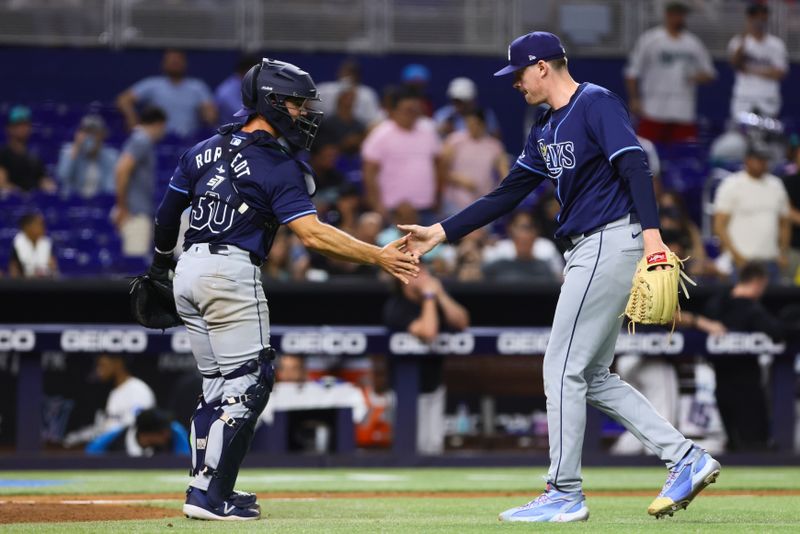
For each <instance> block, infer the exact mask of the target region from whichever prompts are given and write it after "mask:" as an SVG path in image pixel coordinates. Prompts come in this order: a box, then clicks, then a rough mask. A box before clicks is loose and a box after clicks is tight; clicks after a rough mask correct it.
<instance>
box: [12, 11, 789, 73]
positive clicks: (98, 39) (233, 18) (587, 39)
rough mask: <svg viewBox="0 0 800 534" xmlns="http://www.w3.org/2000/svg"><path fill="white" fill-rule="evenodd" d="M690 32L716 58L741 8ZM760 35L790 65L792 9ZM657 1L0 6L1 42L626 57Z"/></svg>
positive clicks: (694, 20)
mask: <svg viewBox="0 0 800 534" xmlns="http://www.w3.org/2000/svg"><path fill="white" fill-rule="evenodd" d="M691 3H692V5H693V7H694V9H693V11H692V13H691V15H690V17H689V29H690V30H691V31H692V32H694V33H695V34H697V35H698V36H699V37H700V39H701V40H702V41H703V42H704V43H705V45H706V46H707V47H708V49H709V50H710V52H711V54H712V55H713V56H714V57H716V58H724V57H725V56H726V53H727V52H726V51H727V46H728V42H729V40H730V38H731V37H732V36H733V35H735V34H736V33H740V32H741V31H742V30H743V28H744V19H745V16H744V5H745V4H744V3H743V2H742V1H741V0H694V1H693V2H691ZM768 4H769V6H770V9H771V12H770V32H771V33H773V34H775V35H778V36H779V37H780V38H782V39H783V40H784V42H785V43H786V45H787V48H788V50H789V54H790V56H791V58H792V59H793V60H796V61H800V4H798V3H787V2H784V1H782V0H769V1H768ZM663 5H664V0H292V1H291V2H286V1H284V0H280V1H279V0H0V44H25V45H43V46H54V45H67V46H110V47H114V48H123V47H133V46H135V47H165V46H180V47H185V48H217V49H226V48H227V49H242V50H263V49H274V50H280V49H283V50H287V49H290V50H304V51H313V50H326V51H341V52H357V53H389V52H418V53H431V54H465V53H467V54H479V55H482V54H487V55H497V54H502V53H504V52H505V48H506V46H507V44H508V42H509V41H510V40H511V39H513V38H514V37H515V36H517V35H521V34H523V33H525V32H527V31H530V30H532V29H534V28H535V29H543V30H548V31H552V32H555V33H558V34H559V35H560V36H561V37H562V38H563V40H564V42H565V44H566V46H567V48H568V51H569V53H570V55H573V56H608V57H614V56H616V57H619V56H626V55H627V54H628V52H629V51H630V50H631V49H632V47H633V45H634V43H635V42H636V39H637V38H638V36H639V35H641V33H642V32H643V31H645V30H647V29H648V28H650V27H652V26H655V25H657V24H659V23H660V20H661V14H662V8H663Z"/></svg>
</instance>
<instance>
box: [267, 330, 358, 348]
mask: <svg viewBox="0 0 800 534" xmlns="http://www.w3.org/2000/svg"><path fill="white" fill-rule="evenodd" d="M366 351H367V336H366V335H365V334H363V333H361V332H314V331H307V332H286V333H285V334H283V337H282V338H281V352H284V353H289V354H313V353H317V354H320V353H321V354H364V353H365V352H366Z"/></svg>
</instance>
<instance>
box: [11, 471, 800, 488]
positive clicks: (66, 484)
mask: <svg viewBox="0 0 800 534" xmlns="http://www.w3.org/2000/svg"><path fill="white" fill-rule="evenodd" d="M666 473H667V472H666V470H665V469H663V468H658V467H650V468H606V467H602V468H597V467H594V468H592V467H587V468H585V469H584V470H583V478H584V488H585V490H586V491H587V492H591V491H598V490H623V491H624V490H646V491H656V492H657V490H658V489H659V488H660V487H661V484H663V483H664V478H665V477H666ZM546 474H547V468H546V467H540V468H483V469H475V468H470V469H462V468H458V469H455V468H437V469H434V468H421V469H335V468H329V469H244V470H242V473H241V474H240V476H239V482H238V486H241V487H242V488H243V489H248V490H251V491H258V492H269V491H280V492H286V491H326V492H328V491H332V492H335V491H513V492H520V491H531V492H538V491H539V490H540V489H541V488H542V487H544V481H543V479H542V477H543V476H544V475H546ZM9 479H12V480H51V481H59V482H63V484H59V485H55V486H45V487H32V488H20V487H8V486H7V485H6V484H2V483H0V495H28V494H30V495H41V494H61V493H166V492H180V491H183V490H184V489H185V488H186V483H187V482H188V480H189V479H188V477H187V476H186V471H184V470H181V471H176V470H169V471H167V470H152V471H150V470H148V471H4V472H2V473H0V480H9ZM716 488H724V489H730V490H741V489H745V490H759V489H789V490H800V467H759V468H747V467H745V468H742V467H723V471H722V475H721V477H720V482H719V483H718V484H715V485H714V486H712V487H711V489H716Z"/></svg>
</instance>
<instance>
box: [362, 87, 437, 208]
mask: <svg viewBox="0 0 800 534" xmlns="http://www.w3.org/2000/svg"><path fill="white" fill-rule="evenodd" d="M440 152H441V142H440V140H439V135H438V134H437V133H436V127H435V125H434V123H433V122H432V121H431V120H430V119H426V118H424V117H422V100H421V98H420V97H419V96H418V95H417V94H416V93H413V92H407V91H402V92H399V93H397V94H396V95H395V96H394V98H393V100H392V105H391V109H390V112H389V120H386V121H383V122H382V123H380V124H379V125H378V126H376V127H375V129H373V130H372V131H371V132H370V134H369V135H368V136H367V138H366V139H365V140H364V144H363V146H362V148H361V156H362V159H363V161H364V163H363V173H364V178H363V179H364V190H365V192H366V198H367V204H368V205H369V207H370V209H372V210H374V211H377V212H378V213H380V214H381V215H382V216H383V217H384V220H388V217H387V216H388V214H389V212H390V211H391V210H393V209H394V208H396V207H397V206H398V205H399V204H401V203H402V202H404V201H406V202H408V203H409V204H411V205H412V206H413V207H414V208H415V209H416V210H417V211H419V213H420V219H421V221H423V223H424V221H426V220H432V219H433V217H434V215H435V212H436V210H437V209H438V207H439V198H440V194H441V184H442V183H443V180H442V176H443V172H442V170H443V168H442V162H441V158H440Z"/></svg>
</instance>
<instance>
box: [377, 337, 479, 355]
mask: <svg viewBox="0 0 800 534" xmlns="http://www.w3.org/2000/svg"><path fill="white" fill-rule="evenodd" d="M474 348H475V338H474V337H473V336H472V334H470V333H468V332H462V333H457V334H446V333H445V334H439V335H438V336H436V339H435V340H433V341H432V342H431V343H425V342H424V341H421V340H420V339H419V338H417V337H415V336H412V335H411V334H406V333H404V332H398V333H396V334H392V336H391V337H390V338H389V352H391V353H392V354H430V353H433V354H470V353H471V352H472V351H473V349H474Z"/></svg>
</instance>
